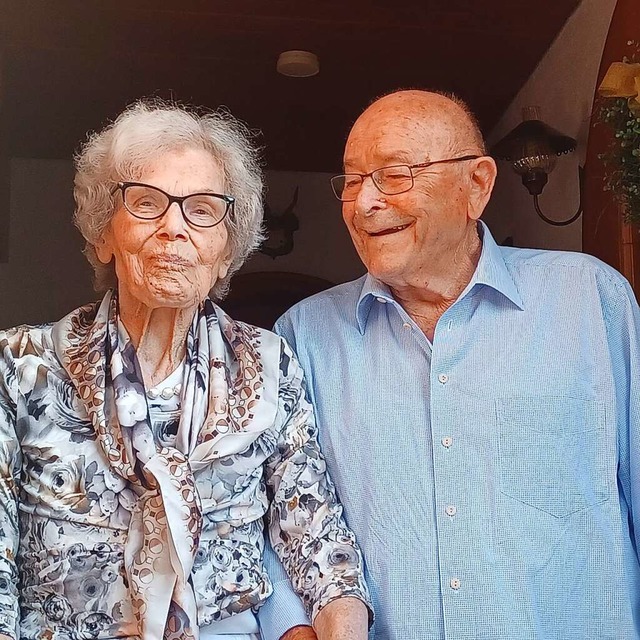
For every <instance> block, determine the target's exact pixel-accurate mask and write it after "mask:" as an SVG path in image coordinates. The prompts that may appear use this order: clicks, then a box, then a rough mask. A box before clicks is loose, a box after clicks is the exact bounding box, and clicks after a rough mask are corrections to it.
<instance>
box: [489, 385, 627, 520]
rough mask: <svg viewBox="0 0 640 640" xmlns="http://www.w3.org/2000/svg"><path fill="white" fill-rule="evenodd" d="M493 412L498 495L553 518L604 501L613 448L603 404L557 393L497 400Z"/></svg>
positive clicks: (561, 516)
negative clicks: (498, 477) (508, 497)
mask: <svg viewBox="0 0 640 640" xmlns="http://www.w3.org/2000/svg"><path fill="white" fill-rule="evenodd" d="M496 410H497V419H498V427H499V443H498V446H499V464H500V470H499V474H500V490H501V492H502V493H503V494H505V495H507V496H510V497H511V498H514V499H515V500H518V501H520V502H523V503H525V504H527V505H530V506H532V507H535V508H536V509H539V510H540V511H544V512H546V513H549V514H551V515H552V516H555V517H556V518H564V517H566V516H569V515H571V514H572V513H575V512H577V511H582V510H584V509H588V508H590V507H592V506H594V505H596V504H599V503H601V502H604V501H605V500H607V499H608V497H609V466H610V465H609V460H610V458H611V453H612V452H611V451H608V450H607V438H606V436H607V433H606V429H605V427H606V420H605V417H606V411H605V406H604V404H603V403H601V402H596V401H590V400H582V399H577V398H568V397H557V396H543V397H529V398H502V399H498V400H497V401H496ZM613 446H615V445H614V444H612V445H610V447H613Z"/></svg>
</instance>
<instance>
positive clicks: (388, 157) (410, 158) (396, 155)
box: [343, 151, 428, 173]
mask: <svg viewBox="0 0 640 640" xmlns="http://www.w3.org/2000/svg"><path fill="white" fill-rule="evenodd" d="M427 161H428V160H427V159H425V160H421V159H417V160H416V159H415V158H414V154H410V153H408V152H407V151H393V152H391V153H388V154H381V155H380V156H379V162H378V166H377V167H375V168H374V169H380V168H382V167H393V166H394V165H398V164H407V165H409V164H416V162H427ZM354 164H355V163H354V162H352V161H347V162H345V163H344V165H343V169H344V170H345V171H346V172H349V171H350V170H351V167H352V166H353V165H354ZM352 172H353V173H355V171H352Z"/></svg>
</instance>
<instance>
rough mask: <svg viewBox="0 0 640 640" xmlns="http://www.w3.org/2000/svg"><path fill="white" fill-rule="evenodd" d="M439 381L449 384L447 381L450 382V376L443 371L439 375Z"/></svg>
mask: <svg viewBox="0 0 640 640" xmlns="http://www.w3.org/2000/svg"><path fill="white" fill-rule="evenodd" d="M438 382H441V383H442V384H447V382H449V376H448V375H447V374H446V373H441V374H440V375H439V376H438Z"/></svg>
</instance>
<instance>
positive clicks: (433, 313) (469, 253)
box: [391, 230, 482, 340]
mask: <svg viewBox="0 0 640 640" xmlns="http://www.w3.org/2000/svg"><path fill="white" fill-rule="evenodd" d="M481 253H482V241H481V240H480V237H479V236H478V234H477V232H476V231H475V230H474V232H473V234H470V235H469V237H468V238H465V240H464V242H463V243H461V245H460V247H459V249H458V250H457V251H454V252H452V253H451V259H449V260H447V261H446V264H444V265H442V266H441V267H440V268H437V269H435V268H434V269H433V272H432V273H430V274H428V275H426V276H425V277H421V278H417V279H416V281H415V282H410V283H407V284H406V285H405V284H403V285H402V286H396V287H393V286H392V287H391V291H392V293H393V297H394V298H395V299H396V300H397V301H398V302H399V303H400V305H401V306H402V307H403V309H404V310H405V311H406V312H407V313H408V314H409V316H410V317H411V318H412V319H413V321H414V322H415V323H416V324H417V325H418V326H419V327H420V329H422V331H423V332H424V334H425V335H426V336H427V338H429V340H433V336H434V334H435V328H436V325H437V323H438V320H439V319H440V318H441V317H442V314H444V312H445V311H446V310H447V309H448V308H449V307H450V306H451V305H452V304H453V303H454V302H455V301H456V300H457V299H458V298H459V297H460V294H461V293H462V292H463V291H464V289H465V288H466V286H467V285H468V284H469V282H470V281H471V278H472V277H473V274H474V273H475V270H476V267H477V266H478V262H479V260H480V254H481Z"/></svg>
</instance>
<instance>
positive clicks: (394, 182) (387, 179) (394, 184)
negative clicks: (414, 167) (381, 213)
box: [371, 164, 413, 196]
mask: <svg viewBox="0 0 640 640" xmlns="http://www.w3.org/2000/svg"><path fill="white" fill-rule="evenodd" d="M371 177H372V178H373V180H374V182H375V183H376V185H377V187H378V189H380V191H382V193H386V194H387V195H390V196H392V195H394V194H396V193H402V192H404V191H409V189H411V187H412V186H413V177H412V176H411V169H410V168H409V167H408V166H406V165H404V164H399V165H396V166H393V167H382V168H381V169H378V170H377V171H374V172H373V174H372V176H371Z"/></svg>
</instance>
